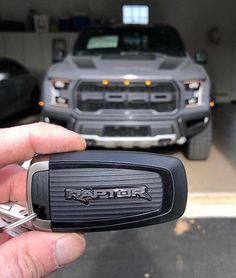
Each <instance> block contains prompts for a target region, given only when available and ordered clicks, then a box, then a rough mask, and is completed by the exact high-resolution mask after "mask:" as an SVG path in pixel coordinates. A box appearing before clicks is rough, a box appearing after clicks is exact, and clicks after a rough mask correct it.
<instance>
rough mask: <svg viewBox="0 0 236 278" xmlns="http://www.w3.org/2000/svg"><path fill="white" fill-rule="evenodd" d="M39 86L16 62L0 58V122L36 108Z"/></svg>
mask: <svg viewBox="0 0 236 278" xmlns="http://www.w3.org/2000/svg"><path fill="white" fill-rule="evenodd" d="M38 98H39V86H38V84H37V81H36V79H35V78H34V77H33V76H32V75H31V74H30V73H29V71H28V70H27V69H26V68H25V67H23V66H22V65H21V64H19V63H18V62H16V61H13V60H11V59H7V58H0V121H2V120H3V119H6V118H8V117H10V116H12V115H14V114H17V113H20V112H22V111H26V110H29V111H30V110H34V109H36V108H37V102H38Z"/></svg>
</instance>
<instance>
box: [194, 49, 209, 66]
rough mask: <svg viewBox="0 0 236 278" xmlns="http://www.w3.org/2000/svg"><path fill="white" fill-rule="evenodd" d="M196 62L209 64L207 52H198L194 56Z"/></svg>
mask: <svg viewBox="0 0 236 278" xmlns="http://www.w3.org/2000/svg"><path fill="white" fill-rule="evenodd" d="M194 60H195V62H196V63H198V64H201V65H205V64H207V62H208V53H207V51H206V50H204V49H202V50H197V51H196V52H195V54H194Z"/></svg>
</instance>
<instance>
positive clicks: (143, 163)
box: [32, 151, 187, 232]
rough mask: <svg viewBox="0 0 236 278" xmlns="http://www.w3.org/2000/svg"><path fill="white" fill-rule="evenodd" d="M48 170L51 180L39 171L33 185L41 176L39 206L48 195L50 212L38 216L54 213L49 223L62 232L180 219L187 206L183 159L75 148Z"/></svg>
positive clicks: (51, 163)
mask: <svg viewBox="0 0 236 278" xmlns="http://www.w3.org/2000/svg"><path fill="white" fill-rule="evenodd" d="M38 168H40V167H39V166H38ZM48 169H49V170H48V176H47V181H45V177H46V175H45V174H43V175H44V177H43V178H42V177H41V178H40V179H39V178H37V179H36V177H37V175H36V174H37V173H36V174H34V178H33V181H34V182H33V184H35V179H36V180H37V182H39V181H40V183H41V184H40V185H37V186H35V185H33V187H32V200H33V206H34V208H37V206H35V203H36V200H37V202H38V203H40V200H41V202H42V205H43V206H44V205H45V200H46V199H47V198H48V201H49V206H48V208H49V210H50V213H49V214H47V215H46V216H47V218H45V215H43V214H41V215H38V219H39V220H40V219H41V220H44V219H48V217H49V216H50V222H49V223H47V226H48V225H50V226H49V227H51V229H52V230H53V231H56V232H80V231H81V232H91V231H106V230H118V229H126V228H134V227H140V226H146V225H153V224H158V223H163V222H166V221H171V220H174V219H176V218H179V217H180V216H181V215H182V214H183V212H184V210H185V206H186V200H187V180H186V174H185V170H184V167H183V165H182V163H181V162H180V161H179V160H177V159H175V158H172V157H167V156H161V155H156V154H151V153H142V152H126V151H84V152H71V153H61V154H53V155H51V156H50V159H49V168H48ZM39 170H40V169H39ZM38 173H39V175H42V172H38ZM40 173H41V174H40ZM42 187H44V188H42ZM34 190H42V192H41V193H37V194H36V193H35V192H34ZM47 194H48V195H47ZM35 196H37V198H36V197H35ZM37 205H38V208H39V207H41V204H37ZM36 212H37V211H36ZM43 217H44V218H43ZM42 225H45V223H43V222H42ZM37 227H38V228H39V229H40V221H39V222H38V221H37Z"/></svg>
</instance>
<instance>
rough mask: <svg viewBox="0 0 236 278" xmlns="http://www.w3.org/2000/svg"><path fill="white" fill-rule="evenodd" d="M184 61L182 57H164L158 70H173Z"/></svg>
mask: <svg viewBox="0 0 236 278" xmlns="http://www.w3.org/2000/svg"><path fill="white" fill-rule="evenodd" d="M183 61H184V59H183V58H166V59H165V60H164V61H163V63H161V65H160V67H159V69H160V70H174V69H176V68H177V67H178V66H179V65H181V64H182V62H183Z"/></svg>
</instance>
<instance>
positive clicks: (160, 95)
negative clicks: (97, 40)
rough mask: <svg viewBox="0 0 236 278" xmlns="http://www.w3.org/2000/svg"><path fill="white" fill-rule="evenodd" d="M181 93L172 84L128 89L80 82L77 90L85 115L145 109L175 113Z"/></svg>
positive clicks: (120, 85) (138, 85)
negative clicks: (107, 110) (100, 111)
mask: <svg viewBox="0 0 236 278" xmlns="http://www.w3.org/2000/svg"><path fill="white" fill-rule="evenodd" d="M177 96H178V90H177V88H176V86H175V85H174V84H173V83H172V82H158V83H154V84H152V85H151V86H146V85H144V84H143V83H141V82H140V83H136V84H133V85H130V86H125V85H123V84H122V83H111V84H109V85H108V86H103V85H101V84H99V83H95V82H86V83H85V82H81V83H80V84H79V86H78V87H77V108H78V109H79V110H80V111H82V112H96V111H98V110H104V109H116V110H117V109H145V110H147V109H148V110H149V109H151V110H155V111H157V112H172V111H174V110H175V109H177V99H178V98H177Z"/></svg>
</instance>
